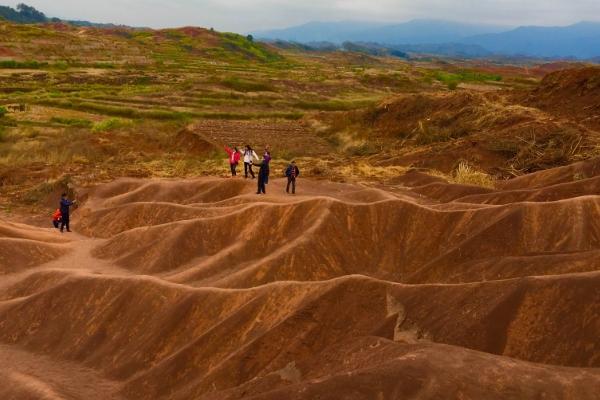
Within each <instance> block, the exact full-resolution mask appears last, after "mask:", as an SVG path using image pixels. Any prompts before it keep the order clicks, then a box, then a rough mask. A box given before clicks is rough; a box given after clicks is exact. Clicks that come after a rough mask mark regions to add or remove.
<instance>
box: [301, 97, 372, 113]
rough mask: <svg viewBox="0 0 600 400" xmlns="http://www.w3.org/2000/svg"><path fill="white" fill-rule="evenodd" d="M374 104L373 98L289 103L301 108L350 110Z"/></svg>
mask: <svg viewBox="0 0 600 400" xmlns="http://www.w3.org/2000/svg"><path fill="white" fill-rule="evenodd" d="M373 104H374V100H336V99H333V100H325V101H307V100H300V101H296V102H293V103H292V104H291V105H292V106H293V107H296V108H301V109H303V110H319V111H350V110H357V109H360V108H365V107H368V106H371V105H373Z"/></svg>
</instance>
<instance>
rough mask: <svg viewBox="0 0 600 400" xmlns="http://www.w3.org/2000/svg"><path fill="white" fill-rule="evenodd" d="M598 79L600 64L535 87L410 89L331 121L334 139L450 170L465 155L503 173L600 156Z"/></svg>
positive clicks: (392, 159) (399, 160)
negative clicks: (363, 143)
mask: <svg viewBox="0 0 600 400" xmlns="http://www.w3.org/2000/svg"><path fill="white" fill-rule="evenodd" d="M446 74H447V73H446ZM450 74H451V73H450ZM455 76H456V75H455ZM492 77H493V76H488V79H490V78H492ZM480 78H481V79H485V75H481V76H480ZM447 79H451V75H447ZM599 82H600V68H597V67H587V68H571V69H564V70H560V71H557V72H553V73H550V74H548V75H547V76H546V77H545V78H544V79H543V80H542V82H541V84H540V85H539V86H538V87H536V88H535V89H533V90H527V91H524V90H516V91H505V92H502V91H495V92H487V93H481V92H473V91H456V92H449V93H420V94H407V95H402V96H400V97H398V98H391V99H388V100H386V101H385V102H383V103H381V104H379V105H377V106H375V107H373V108H371V109H370V110H367V111H362V110H361V111H356V112H350V113H349V114H347V115H344V116H335V117H330V118H329V119H328V120H327V121H326V123H328V124H329V126H330V131H329V134H330V135H332V137H335V138H348V136H350V137H352V139H345V140H353V141H356V142H361V140H362V141H366V142H368V143H370V144H371V145H372V146H376V147H380V148H381V149H385V150H383V151H382V152H381V153H378V154H373V155H372V156H371V161H372V162H375V161H376V160H377V161H376V163H380V164H381V165H387V164H396V165H397V164H400V165H404V166H415V167H424V168H430V169H435V170H439V171H443V172H446V173H448V172H451V171H452V170H454V169H455V168H456V167H457V166H458V164H459V162H460V161H461V160H463V161H468V162H469V163H470V164H473V165H478V166H480V167H482V168H483V169H484V170H485V171H486V172H488V173H490V174H492V175H495V176H498V177H504V178H506V177H511V176H514V175H519V174H522V173H529V172H534V171H537V170H540V169H547V168H551V167H555V166H560V165H566V164H569V163H572V162H574V161H579V160H582V159H587V158H590V157H593V156H594V155H595V154H596V149H597V148H598V145H599V144H600V131H599V130H598V128H599V127H600V125H599V124H598V121H599V120H598V116H599V115H600V112H599V111H600V110H598V107H597V104H600V99H598V93H599V90H598V87H599V86H598V84H599ZM340 140H341V139H340ZM374 143H377V144H374Z"/></svg>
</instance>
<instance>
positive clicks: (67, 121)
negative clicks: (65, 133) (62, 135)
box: [50, 117, 92, 128]
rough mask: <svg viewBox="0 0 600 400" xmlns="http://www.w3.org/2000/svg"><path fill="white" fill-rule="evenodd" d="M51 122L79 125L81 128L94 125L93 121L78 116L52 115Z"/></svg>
mask: <svg viewBox="0 0 600 400" xmlns="http://www.w3.org/2000/svg"><path fill="white" fill-rule="evenodd" d="M50 122H52V123H55V124H61V125H68V126H77V127H81V128H89V127H91V126H92V121H89V120H87V119H78V118H62V117H52V118H50Z"/></svg>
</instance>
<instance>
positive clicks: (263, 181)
mask: <svg viewBox="0 0 600 400" xmlns="http://www.w3.org/2000/svg"><path fill="white" fill-rule="evenodd" d="M225 151H226V152H227V155H228V158H229V168H230V169H231V176H232V177H233V176H237V168H238V165H239V163H240V160H242V159H243V160H244V177H245V178H246V179H248V176H250V177H251V178H252V179H255V178H256V176H255V175H254V170H253V169H252V167H253V165H254V160H256V161H260V163H258V164H257V165H258V167H259V170H258V188H257V191H256V194H266V193H267V191H266V185H267V184H268V183H269V175H270V168H269V164H270V163H271V152H270V151H269V146H266V147H265V151H264V153H263V156H262V160H260V159H259V158H258V155H256V152H255V151H254V150H253V149H252V147H250V145H246V146H245V147H244V150H243V151H240V150H239V149H238V148H237V147H235V146H234V147H233V148H231V147H229V146H225ZM299 175H300V170H299V169H298V166H297V165H296V161H292V162H291V163H290V164H289V165H288V167H287V168H286V170H285V176H286V177H287V179H288V183H287V187H286V192H287V193H290V189H291V190H292V194H296V178H298V176H299Z"/></svg>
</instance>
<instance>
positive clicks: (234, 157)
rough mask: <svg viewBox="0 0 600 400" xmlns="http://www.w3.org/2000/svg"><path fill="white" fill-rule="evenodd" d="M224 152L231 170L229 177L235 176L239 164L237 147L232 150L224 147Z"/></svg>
mask: <svg viewBox="0 0 600 400" xmlns="http://www.w3.org/2000/svg"><path fill="white" fill-rule="evenodd" d="M225 151H226V152H227V154H228V155H229V167H230V168H231V176H236V175H237V166H238V163H239V162H240V156H241V154H240V152H239V150H238V148H237V147H234V148H233V149H232V148H231V147H228V146H225Z"/></svg>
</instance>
